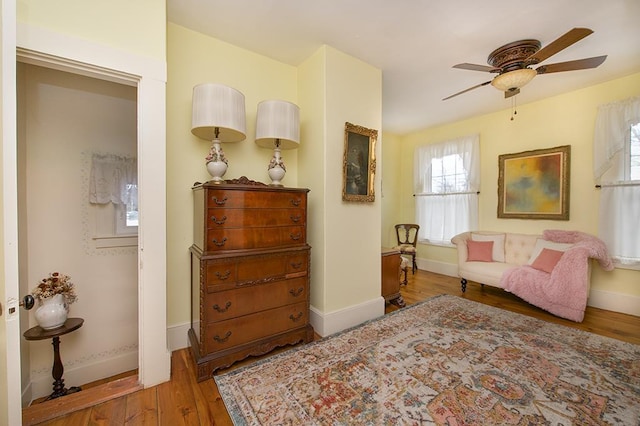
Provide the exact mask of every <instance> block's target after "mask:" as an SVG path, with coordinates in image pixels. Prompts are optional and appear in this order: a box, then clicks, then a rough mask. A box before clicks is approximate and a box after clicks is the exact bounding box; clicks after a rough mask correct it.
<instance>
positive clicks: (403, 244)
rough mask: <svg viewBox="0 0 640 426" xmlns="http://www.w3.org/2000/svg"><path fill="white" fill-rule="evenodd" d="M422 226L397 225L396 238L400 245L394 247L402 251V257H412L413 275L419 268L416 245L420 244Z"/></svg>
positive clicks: (410, 224)
mask: <svg viewBox="0 0 640 426" xmlns="http://www.w3.org/2000/svg"><path fill="white" fill-rule="evenodd" d="M419 230H420V225H416V224H415V223H399V224H397V225H396V238H397V239H398V245H397V246H395V247H394V249H396V250H400V254H401V255H407V256H411V273H413V274H415V273H416V269H418V266H417V265H416V252H417V248H416V245H417V244H418V231H419Z"/></svg>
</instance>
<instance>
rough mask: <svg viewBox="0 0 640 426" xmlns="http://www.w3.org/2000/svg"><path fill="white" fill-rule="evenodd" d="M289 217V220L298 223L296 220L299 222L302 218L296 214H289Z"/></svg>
mask: <svg viewBox="0 0 640 426" xmlns="http://www.w3.org/2000/svg"><path fill="white" fill-rule="evenodd" d="M289 219H291V221H292V222H293V223H298V222H300V219H302V216H300V215H298V216H294V215H291V216H289Z"/></svg>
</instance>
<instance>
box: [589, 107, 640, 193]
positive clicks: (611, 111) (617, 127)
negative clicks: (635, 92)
mask: <svg viewBox="0 0 640 426" xmlns="http://www.w3.org/2000/svg"><path fill="white" fill-rule="evenodd" d="M638 122H640V96H637V97H633V98H628V99H625V100H622V101H619V102H612V103H609V104H605V105H600V106H599V107H598V115H597V116H596V126H595V130H594V135H593V175H594V178H595V180H596V181H600V179H602V178H603V175H604V174H605V172H607V170H609V169H611V168H612V167H616V168H617V167H619V164H616V163H617V162H619V161H614V160H615V159H616V157H618V155H619V154H620V152H621V151H623V150H624V147H625V144H627V143H628V141H629V132H630V131H631V126H632V125H633V124H636V123H638ZM613 175H614V176H616V177H617V176H619V173H614V174H613ZM606 180H611V179H606ZM616 180H617V179H616Z"/></svg>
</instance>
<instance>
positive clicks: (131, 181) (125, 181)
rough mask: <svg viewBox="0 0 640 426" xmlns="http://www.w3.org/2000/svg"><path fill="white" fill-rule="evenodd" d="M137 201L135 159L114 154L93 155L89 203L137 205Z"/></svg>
mask: <svg viewBox="0 0 640 426" xmlns="http://www.w3.org/2000/svg"><path fill="white" fill-rule="evenodd" d="M137 200H138V161H137V159H136V158H134V157H124V156H120V155H114V154H93V156H92V158H91V177H90V179H89V202H90V203H92V204H108V203H114V204H128V205H137Z"/></svg>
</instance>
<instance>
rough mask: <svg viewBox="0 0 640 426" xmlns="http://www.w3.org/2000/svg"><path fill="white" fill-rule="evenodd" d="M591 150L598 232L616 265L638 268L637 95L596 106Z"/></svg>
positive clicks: (639, 126) (639, 172)
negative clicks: (597, 195)
mask: <svg viewBox="0 0 640 426" xmlns="http://www.w3.org/2000/svg"><path fill="white" fill-rule="evenodd" d="M593 152H594V158H593V163H594V177H595V180H596V182H598V183H599V184H600V188H601V193H600V209H599V219H598V236H599V237H600V239H602V240H603V241H604V242H605V243H606V244H607V248H608V249H609V254H610V255H611V256H612V257H613V259H614V262H615V263H616V266H618V267H624V268H631V269H640V228H638V226H637V221H638V217H639V216H640V97H635V98H630V99H626V100H624V101H620V102H613V103H611V104H607V105H601V106H600V107H599V108H598V115H597V118H596V126H595V134H594V140H593Z"/></svg>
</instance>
